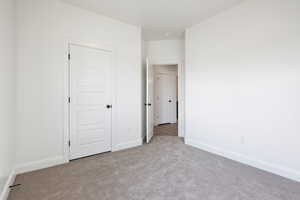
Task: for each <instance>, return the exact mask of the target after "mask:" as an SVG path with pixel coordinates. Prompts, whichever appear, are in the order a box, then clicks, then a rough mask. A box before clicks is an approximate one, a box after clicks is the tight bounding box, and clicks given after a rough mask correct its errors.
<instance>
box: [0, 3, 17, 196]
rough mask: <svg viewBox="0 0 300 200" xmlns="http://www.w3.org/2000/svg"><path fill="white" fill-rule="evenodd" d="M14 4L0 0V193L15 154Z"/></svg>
mask: <svg viewBox="0 0 300 200" xmlns="http://www.w3.org/2000/svg"><path fill="white" fill-rule="evenodd" d="M14 6H15V3H14V1H12V0H0V30H1V31H0V44H1V45H0V196H1V192H2V189H3V186H4V184H5V182H6V181H7V178H8V176H9V175H10V173H11V172H12V170H13V164H14V157H15V151H14V150H15V145H14V141H15V131H14V127H15V123H14V122H15V120H14V113H15V63H14V59H15V10H14ZM0 198H1V197H0Z"/></svg>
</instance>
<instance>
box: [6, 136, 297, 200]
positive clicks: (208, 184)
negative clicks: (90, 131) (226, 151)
mask: <svg viewBox="0 0 300 200" xmlns="http://www.w3.org/2000/svg"><path fill="white" fill-rule="evenodd" d="M16 183H20V184H22V185H21V186H19V187H16V188H15V189H13V191H12V192H11V194H10V196H9V200H299V199H300V183H297V182H293V181H291V180H288V179H285V178H282V177H279V176H276V175H272V174H270V173H266V172H263V171H260V170H258V169H255V168H252V167H249V166H246V165H242V164H240V163H237V162H234V161H231V160H228V159H225V158H222V157H219V156H216V155H213V154H210V153H207V152H205V151H201V150H199V149H196V148H193V147H190V146H187V145H184V143H183V141H182V139H180V138H178V137H171V136H156V137H154V138H153V141H152V142H151V143H150V144H146V145H144V146H142V147H137V148H133V149H129V150H125V151H120V152H114V153H106V154H101V155H97V156H93V157H88V158H84V159H80V160H76V161H73V162H71V163H69V164H65V165H61V166H57V167H52V168H48V169H45V170H40V171H36V172H32V173H27V174H23V175H19V176H18V177H17V179H16Z"/></svg>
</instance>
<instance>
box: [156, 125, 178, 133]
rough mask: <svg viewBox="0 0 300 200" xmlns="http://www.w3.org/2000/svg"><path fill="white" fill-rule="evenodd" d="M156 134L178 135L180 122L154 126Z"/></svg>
mask: <svg viewBox="0 0 300 200" xmlns="http://www.w3.org/2000/svg"><path fill="white" fill-rule="evenodd" d="M154 136H178V123H176V124H162V125H158V126H154Z"/></svg>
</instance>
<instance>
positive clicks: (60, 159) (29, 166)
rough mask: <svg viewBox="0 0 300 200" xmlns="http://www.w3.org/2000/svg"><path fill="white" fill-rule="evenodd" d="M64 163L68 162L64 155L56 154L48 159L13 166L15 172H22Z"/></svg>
mask: <svg viewBox="0 0 300 200" xmlns="http://www.w3.org/2000/svg"><path fill="white" fill-rule="evenodd" d="M65 163H68V160H66V159H65V157H64V156H57V157H53V158H49V159H44V160H38V161H34V162H28V163H24V164H20V165H17V166H16V168H15V173H16V174H22V173H26V172H31V171H35V170H39V169H44V168H48V167H53V166H57V165H61V164H65Z"/></svg>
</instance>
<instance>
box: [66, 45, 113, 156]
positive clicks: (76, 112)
mask: <svg viewBox="0 0 300 200" xmlns="http://www.w3.org/2000/svg"><path fill="white" fill-rule="evenodd" d="M70 54H71V60H70V97H71V103H70V142H71V146H70V154H71V156H70V157H71V159H76V158H80V157H85V156H90V155H93V154H98V153H103V152H107V151H111V109H107V108H106V105H110V104H111V68H112V64H111V63H112V62H111V61H112V60H111V59H112V56H111V52H108V51H103V50H99V49H93V48H88V47H82V46H77V45H71V46H70Z"/></svg>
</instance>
